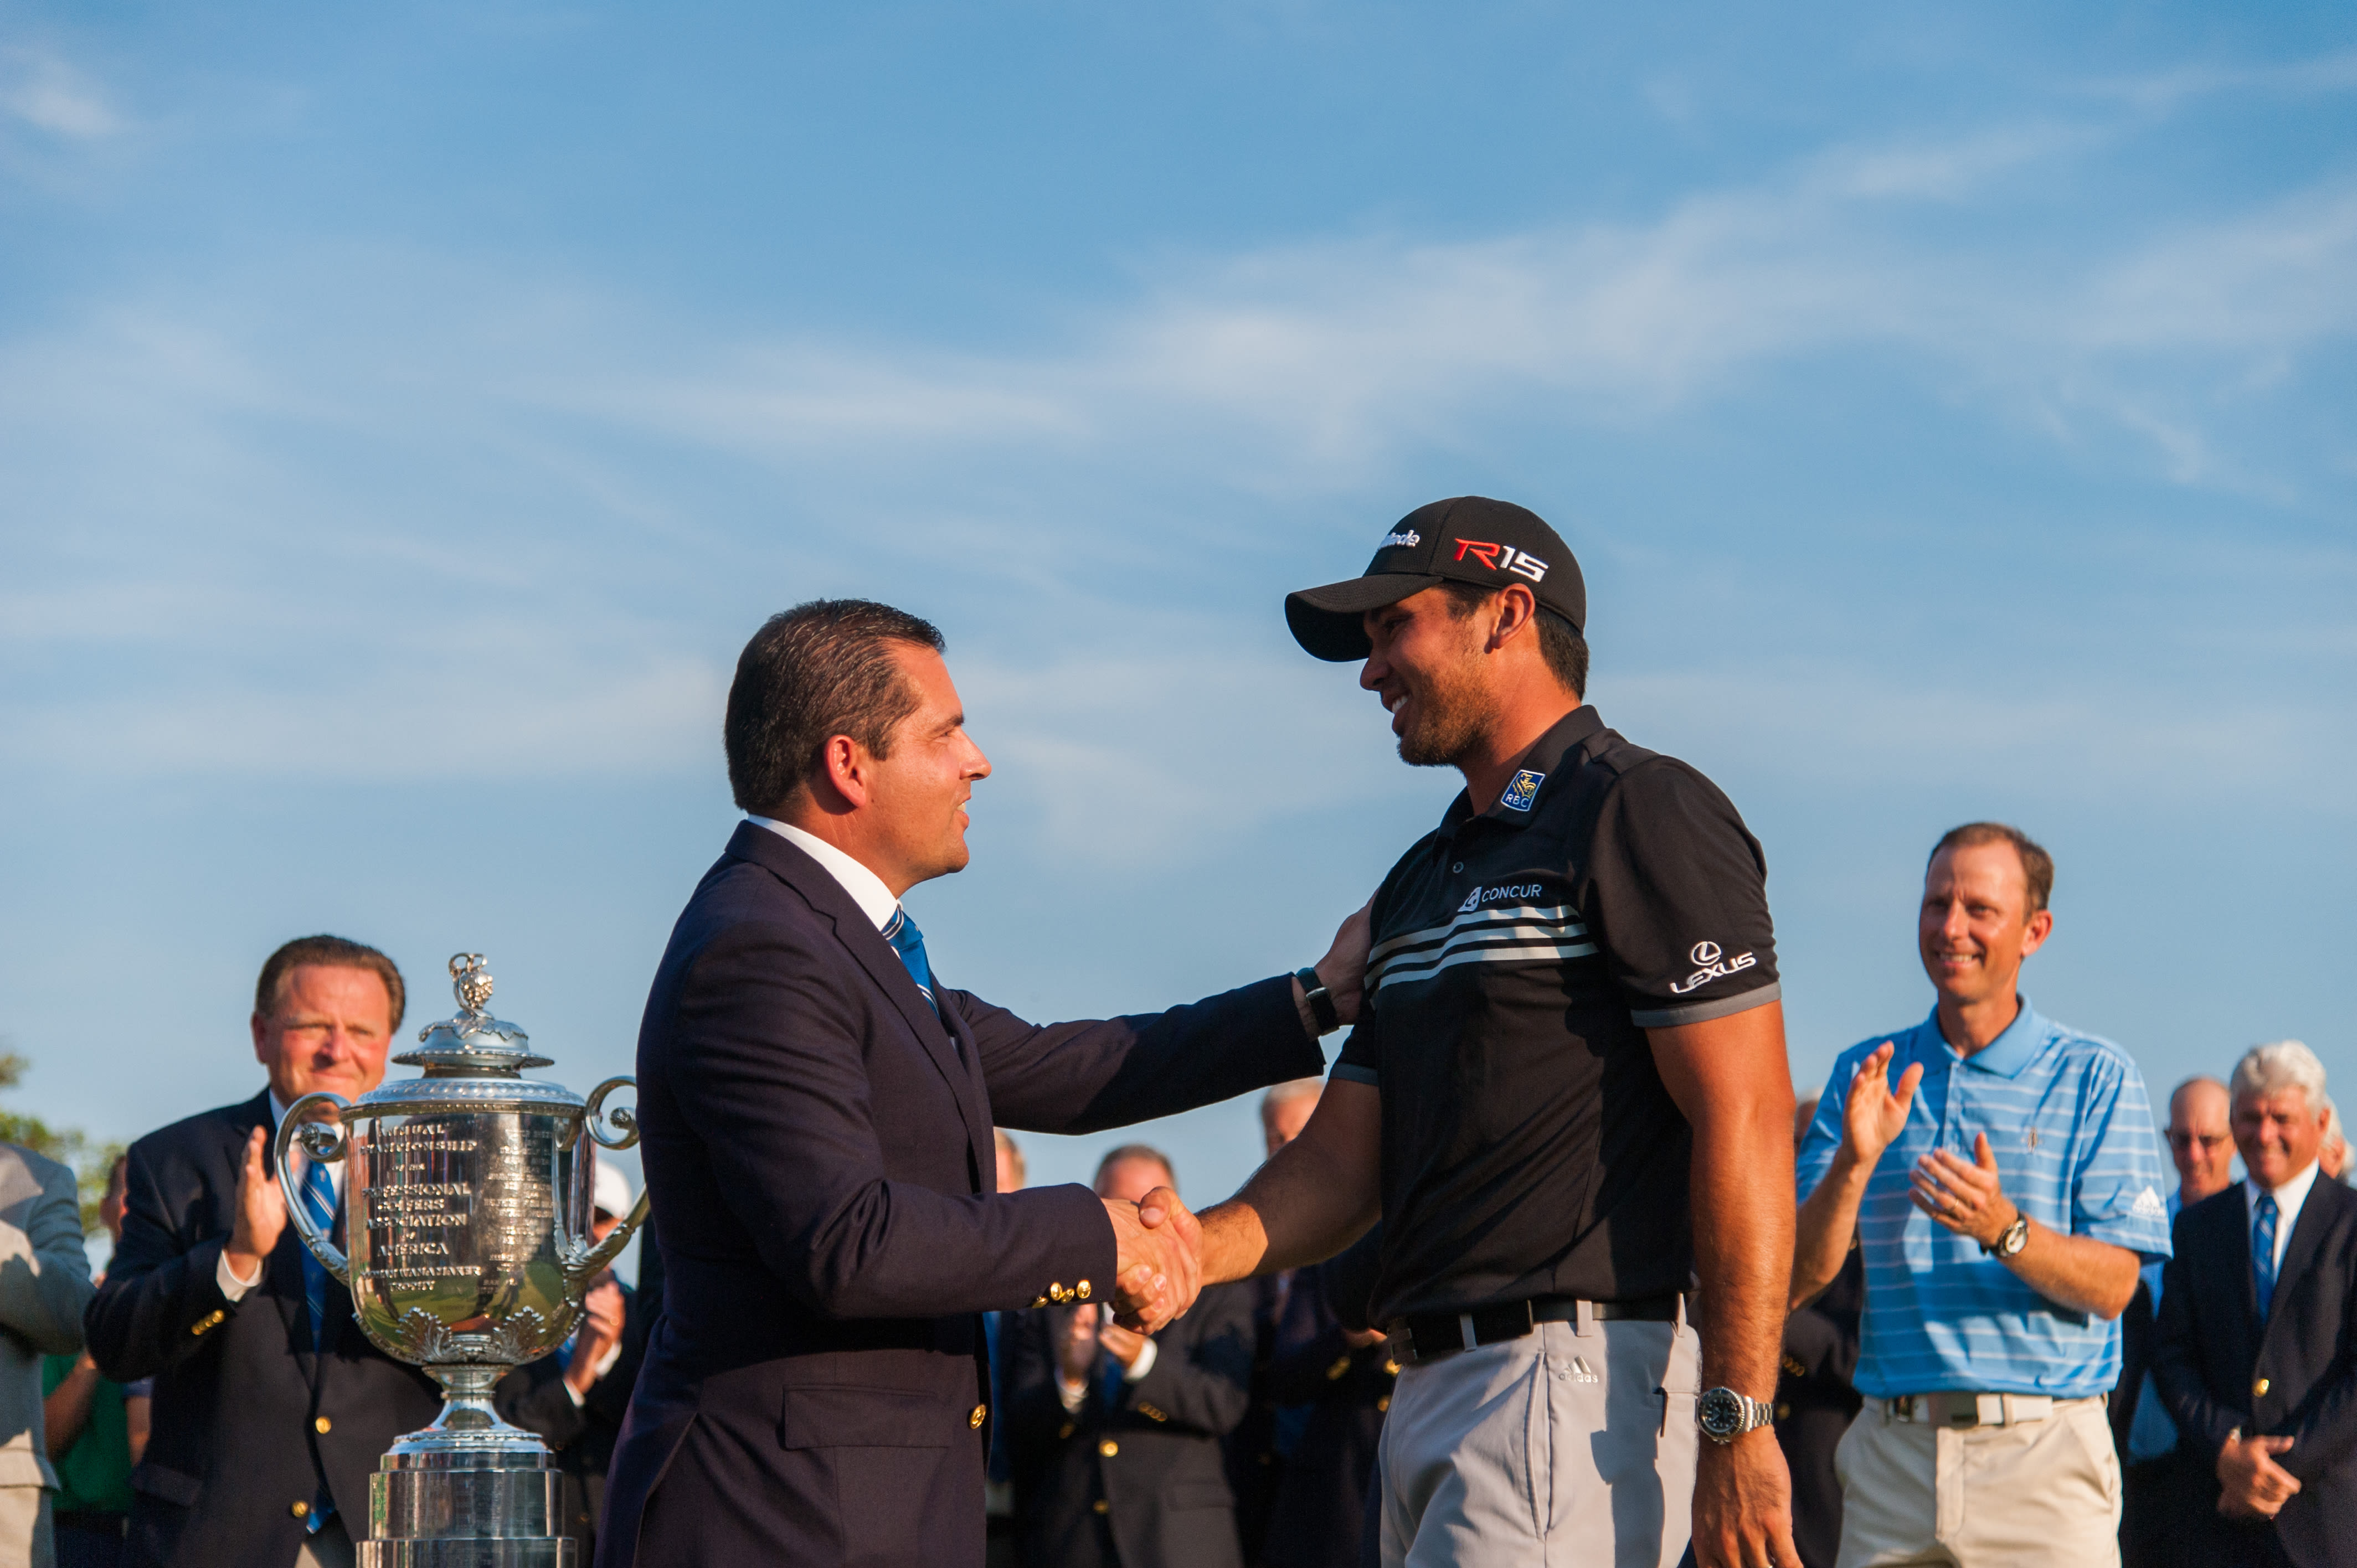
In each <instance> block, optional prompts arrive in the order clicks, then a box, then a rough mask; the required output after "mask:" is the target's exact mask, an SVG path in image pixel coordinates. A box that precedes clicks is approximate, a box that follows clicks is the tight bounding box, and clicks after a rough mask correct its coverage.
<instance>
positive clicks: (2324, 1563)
mask: <svg viewBox="0 0 2357 1568" xmlns="http://www.w3.org/2000/svg"><path fill="white" fill-rule="evenodd" d="M2230 1087H2231V1088H2232V1090H2233V1107H2234V1108H2233V1132H2234V1144H2235V1147H2236V1148H2237V1149H2238V1150H2240V1151H2241V1154H2242V1156H2243V1166H2244V1170H2245V1171H2246V1172H2248V1173H2249V1174H2248V1175H2247V1176H2246V1177H2245V1178H2244V1180H2242V1181H2240V1182H2237V1183H2235V1184H2234V1185H2233V1187H2228V1188H2227V1189H2226V1190H2225V1191H2223V1192H2222V1193H2219V1194H2217V1195H2216V1196H2215V1197H2207V1198H2204V1199H2202V1200H2201V1202H2199V1203H2196V1204H2193V1205H2191V1206H2190V1207H2189V1208H2186V1209H2184V1210H2183V1211H2181V1212H2180V1213H2179V1215H2178V1217H2177V1228H2176V1237H2175V1241H2176V1255H2175V1256H2174V1257H2172V1258H2171V1259H2170V1260H2169V1263H2168V1265H2167V1266H2166V1268H2165V1270H2164V1271H2163V1273H2162V1276H2161V1293H2160V1320H2159V1325H2158V1330H2157V1341H2158V1342H2157V1344H2156V1347H2155V1349H2154V1352H2153V1366H2152V1373H2153V1380H2154V1382H2155V1383H2156V1384H2157V1385H2158V1388H2159V1390H2160V1395H2161V1398H2162V1399H2163V1400H2165V1401H2166V1402H2168V1405H2169V1415H2170V1416H2171V1417H2172V1418H2173V1419H2174V1420H2175V1421H2176V1423H2177V1431H2178V1444H2179V1453H2180V1454H2182V1455H2188V1456H2190V1457H2197V1458H2198V1459H2199V1460H2200V1461H2201V1464H2200V1466H2199V1467H2198V1468H2197V1466H2194V1465H2190V1464H2189V1465H2187V1466H2184V1467H2183V1469H2182V1471H2181V1472H2180V1474H2181V1475H2183V1476H2185V1477H2187V1478H2189V1479H2200V1480H2207V1481H2208V1490H2209V1494H2210V1497H2211V1498H2213V1499H2214V1500H2215V1506H2214V1508H2202V1509H2188V1510H2187V1512H2188V1513H2189V1514H2191V1515H2192V1516H2193V1517H2192V1518H2191V1519H2190V1520H2188V1538H2187V1539H2186V1540H2184V1541H2181V1542H2180V1543H2179V1544H2180V1546H2181V1551H2180V1552H2178V1553H2177V1554H2176V1556H2177V1560H2178V1561H2180V1562H2185V1563H2201V1564H2203V1568H2244V1565H2249V1568H2261V1565H2275V1564H2283V1563H2297V1564H2298V1565H2299V1568H2357V1531H2352V1520H2357V1193H2352V1192H2351V1191H2350V1190H2349V1188H2347V1187H2343V1186H2341V1184H2340V1183H2339V1182H2337V1181H2333V1180H2331V1179H2330V1178H2323V1179H2319V1176H2320V1175H2321V1173H2320V1171H2319V1167H2318V1164H2317V1151H2318V1148H2319V1145H2320V1144H2322V1143H2323V1140H2324V1131H2325V1114H2324V1109H2323V1108H2324V1106H2325V1104H2326V1103H2327V1101H2325V1098H2324V1067H2323V1064H2322V1063H2320V1062H2319V1061H2318V1060H2317V1059H2316V1055H2315V1053H2314V1052H2312V1051H2310V1050H2309V1048H2308V1047H2306V1046H2303V1045H2301V1044H2299V1043H2298V1041H2296V1040H2284V1041H2278V1042H2276V1043H2275V1044H2273V1045H2266V1046H2258V1047H2254V1048H2253V1049H2252V1050H2251V1051H2249V1052H2248V1053H2247V1054H2245V1055H2244V1058H2243V1059H2242V1061H2241V1062H2240V1063H2238V1064H2237V1065H2236V1067H2235V1069H2234V1076H2233V1082H2232V1084H2231V1086H2230ZM2213 1477H2214V1478H2213Z"/></svg>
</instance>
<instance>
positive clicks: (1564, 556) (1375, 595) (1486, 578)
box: [1285, 496, 1587, 664]
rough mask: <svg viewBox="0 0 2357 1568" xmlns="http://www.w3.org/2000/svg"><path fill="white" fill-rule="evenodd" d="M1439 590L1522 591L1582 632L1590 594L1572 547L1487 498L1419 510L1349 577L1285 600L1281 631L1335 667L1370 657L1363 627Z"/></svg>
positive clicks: (1529, 515)
mask: <svg viewBox="0 0 2357 1568" xmlns="http://www.w3.org/2000/svg"><path fill="white" fill-rule="evenodd" d="M1443 583H1477V584H1479V585H1481V586H1482V587H1485V588H1502V587H1506V586H1508V585H1511V584H1514V583H1522V584H1524V585H1527V586H1528V587H1529V588H1530V590H1531V592H1532V593H1533V594H1534V595H1535V596H1537V598H1538V601H1539V608H1541V609H1543V610H1552V611H1553V612H1554V613H1555V614H1556V615H1559V616H1561V617H1562V618H1564V619H1566V620H1567V621H1569V622H1570V623H1571V628H1572V630H1574V631H1577V632H1585V631H1586V630H1587V582H1586V580H1585V579H1583V578H1582V577H1581V576H1580V575H1579V563H1578V562H1577V561H1575V560H1573V559H1572V555H1571V546H1570V545H1568V544H1566V543H1565V542H1563V536H1562V535H1561V534H1559V533H1557V532H1555V530H1554V529H1552V528H1549V527H1548V526H1547V525H1546V522H1545V521H1544V519H1542V518H1541V517H1540V516H1539V514H1538V513H1536V512H1534V511H1532V510H1529V509H1527V508H1524V507H1518V506H1516V505H1515V504H1514V503H1513V502H1512V501H1493V500H1491V499H1490V498H1489V497H1487V496H1456V497H1452V498H1451V499H1448V500H1445V501H1434V502H1433V503H1432V504H1431V505H1429V506H1420V507H1418V508H1416V509H1415V510H1414V511H1412V512H1410V513H1408V514H1407V515H1406V516H1405V517H1404V518H1402V519H1400V520H1399V521H1398V522H1397V523H1396V524H1395V525H1394V527H1393V529H1392V531H1391V532H1389V533H1387V534H1385V535H1384V536H1383V543H1382V544H1380V545H1378V546H1377V547H1376V549H1375V558H1374V559H1373V560H1372V561H1370V562H1368V563H1367V569H1366V570H1365V571H1364V572H1361V574H1359V575H1357V576H1355V577H1351V578H1347V579H1345V580H1344V581H1342V582H1340V583H1329V584H1327V585H1325V586H1324V587H1322V588H1304V589H1302V590H1301V591H1300V592H1299V593H1297V594H1287V595H1286V596H1285V624H1286V626H1288V627H1290V628H1293V640H1294V641H1296V642H1297V643H1299V644H1301V646H1302V647H1303V648H1304V649H1306V650H1308V652H1309V654H1310V655H1311V657H1313V658H1317V659H1323V660H1329V662H1332V663H1336V664H1340V663H1342V662H1344V661H1346V660H1352V659H1364V658H1365V657H1367V655H1368V654H1370V653H1372V652H1373V651H1374V650H1373V647H1372V644H1370V643H1369V642H1368V641H1367V633H1366V629H1365V628H1364V626H1363V624H1362V623H1361V620H1360V617H1361V616H1363V615H1365V614H1366V613H1367V612H1368V611H1369V610H1372V609H1380V608H1382V607H1383V606H1385V605H1395V604H1397V603H1399V602H1400V600H1402V599H1404V598H1406V597H1407V596H1409V595H1410V594H1420V593H1422V592H1424V590H1425V589H1426V588H1433V587H1437V586H1439V585H1441V584H1443Z"/></svg>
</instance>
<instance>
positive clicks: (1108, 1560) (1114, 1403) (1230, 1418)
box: [1006, 1144, 1253, 1568]
mask: <svg viewBox="0 0 2357 1568" xmlns="http://www.w3.org/2000/svg"><path fill="white" fill-rule="evenodd" d="M1155 1187H1169V1188H1170V1189H1172V1190H1173V1191H1176V1190H1177V1187H1178V1178H1177V1177H1176V1176H1173V1175H1172V1174H1171V1170H1170V1162H1169V1160H1168V1157H1167V1156H1165V1155H1162V1154H1161V1153H1159V1152H1158V1151H1157V1150H1154V1149H1150V1148H1148V1147H1146V1145H1145V1144H1125V1145H1123V1146H1122V1147H1120V1148H1117V1149H1115V1150H1114V1151H1113V1152H1112V1153H1111V1154H1108V1155H1105V1157H1104V1160H1103V1163H1102V1164H1101V1165H1098V1167H1097V1179H1096V1190H1097V1191H1098V1193H1099V1194H1101V1195H1103V1197H1113V1198H1119V1197H1128V1198H1131V1199H1132V1200H1135V1199H1138V1198H1141V1197H1144V1196H1145V1195H1146V1193H1148V1192H1150V1191H1152V1190H1153V1189H1154V1188H1155ZM1252 1374H1253V1291H1252V1288H1251V1287H1250V1286H1249V1285H1243V1284H1228V1285H1213V1286H1211V1287H1210V1288H1209V1289H1207V1290H1205V1291H1204V1292H1203V1294H1202V1295H1201V1297H1200V1299H1198V1300H1197V1302H1196V1303H1195V1305H1194V1307H1193V1309H1192V1310H1191V1311H1189V1313H1188V1314H1187V1316H1184V1317H1182V1318H1180V1319H1179V1321H1178V1322H1176V1323H1173V1324H1171V1325H1170V1326H1168V1327H1167V1328H1164V1329H1163V1330H1162V1331H1161V1332H1160V1333H1158V1334H1155V1335H1152V1336H1147V1335H1144V1334H1134V1333H1132V1332H1130V1331H1129V1330H1128V1329H1125V1328H1124V1327H1122V1326H1120V1325H1119V1324H1116V1323H1107V1322H1105V1321H1104V1320H1103V1308H1102V1306H1100V1305H1097V1304H1094V1303H1084V1304H1081V1305H1070V1306H1052V1305H1051V1306H1047V1307H1043V1308H1041V1309H1040V1310H1039V1311H1037V1312H1030V1313H1025V1314H1023V1315H1022V1316H1021V1317H1020V1319H1019V1320H1018V1321H1017V1325H1016V1328H1015V1332H1014V1336H1013V1344H1012V1346H1011V1348H1010V1352H1009V1356H1008V1370H1007V1378H1006V1423H1007V1435H1008V1437H1009V1438H1010V1440H1011V1446H1012V1448H1013V1450H1014V1455H1015V1460H1016V1463H1015V1466H1014V1469H1015V1484H1016V1492H1017V1512H1018V1513H1019V1514H1020V1516H1021V1517H1022V1520H1023V1526H1024V1538H1025V1541H1026V1542H1027V1545H1028V1550H1027V1552H1026V1560H1027V1561H1028V1563H1030V1564H1031V1568H1244V1555H1243V1547H1242V1543H1241V1541H1240V1540H1239V1539H1238V1536H1237V1533H1236V1510H1235V1506H1234V1499H1233V1495H1232V1492H1231V1491H1230V1489H1229V1486H1228V1477H1227V1464H1226V1459H1225V1456H1224V1455H1223V1454H1222V1450H1221V1441H1220V1440H1221V1439H1222V1438H1223V1437H1225V1436H1226V1435H1227V1434H1229V1433H1231V1432H1232V1431H1234V1430H1235V1427H1236V1423H1238V1422H1240V1421H1242V1420H1243V1416H1244V1409H1245V1406H1246V1405H1247V1403H1249V1402H1250V1401H1251V1399H1252Z"/></svg>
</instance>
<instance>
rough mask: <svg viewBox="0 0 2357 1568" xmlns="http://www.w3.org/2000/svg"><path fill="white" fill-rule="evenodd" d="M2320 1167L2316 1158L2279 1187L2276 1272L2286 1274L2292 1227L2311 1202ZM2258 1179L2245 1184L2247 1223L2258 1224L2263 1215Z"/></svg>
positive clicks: (2276, 1190)
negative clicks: (2285, 1253)
mask: <svg viewBox="0 0 2357 1568" xmlns="http://www.w3.org/2000/svg"><path fill="white" fill-rule="evenodd" d="M2319 1168H2320V1167H2319V1165H2317V1163H2316V1162H2315V1161H2314V1160H2310V1161H2309V1162H2308V1164H2307V1165H2304V1166H2302V1167H2301V1168H2300V1173H2299V1174H2298V1176H2294V1177H2292V1178H2291V1179H2290V1180H2289V1181H2287V1182H2286V1183H2284V1184H2283V1186H2281V1187H2276V1188H2275V1189H2274V1190H2275V1195H2276V1255H2275V1274H2276V1278H2277V1279H2281V1278H2282V1277H2283V1260H2284V1249H2285V1248H2286V1247H2288V1246H2290V1245H2291V1228H2292V1227H2293V1226H2295V1225H2297V1224H2298V1223H2299V1211H2300V1209H2301V1208H2302V1207H2304V1206H2305V1205H2306V1204H2307V1202H2308V1190H2309V1188H2310V1187H2314V1186H2315V1185H2316V1173H2317V1171H2318V1170H2319ZM2261 1190H2262V1189H2261V1188H2260V1187H2259V1184H2258V1183H2257V1182H2256V1181H2255V1180H2250V1179H2245V1180H2244V1183H2243V1219H2244V1223H2245V1224H2246V1225H2250V1224H2256V1223H2257V1222H2258V1218H2259V1193H2260V1191H2261Z"/></svg>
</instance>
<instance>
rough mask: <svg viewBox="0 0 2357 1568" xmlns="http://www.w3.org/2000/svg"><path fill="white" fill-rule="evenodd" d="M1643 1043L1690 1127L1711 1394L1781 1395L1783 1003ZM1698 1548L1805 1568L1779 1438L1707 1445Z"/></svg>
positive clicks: (1787, 1207) (1788, 1244)
mask: <svg viewBox="0 0 2357 1568" xmlns="http://www.w3.org/2000/svg"><path fill="white" fill-rule="evenodd" d="M1645 1035H1646V1038H1647V1039H1648V1040H1650V1041H1651V1042H1652V1047H1653V1061H1654V1063H1655V1065H1656V1066H1657V1067H1659V1068H1660V1069H1661V1074H1662V1082H1663V1084H1664V1085H1665V1086H1666V1087H1667V1088H1668V1089H1669V1091H1670V1098H1671V1099H1673V1100H1674V1101H1677V1105H1678V1109H1679V1110H1680V1111H1683V1112H1685V1118H1686V1121H1687V1122H1688V1123H1689V1124H1690V1125H1691V1126H1692V1127H1693V1128H1694V1169H1693V1176H1692V1189H1693V1202H1694V1241H1695V1273H1696V1274H1697V1275H1699V1276H1700V1278H1701V1282H1702V1288H1701V1294H1700V1300H1699V1302H1698V1304H1697V1305H1698V1307H1699V1313H1698V1316H1700V1319H1701V1321H1700V1322H1699V1324H1698V1325H1697V1327H1698V1328H1699V1329H1700V1331H1701V1336H1702V1384H1703V1387H1704V1388H1706V1389H1713V1388H1730V1389H1733V1390H1734V1391H1736V1392H1738V1393H1740V1394H1748V1395H1749V1396H1750V1397H1751V1398H1753V1399H1756V1400H1773V1399H1774V1398H1775V1397H1776V1356H1777V1351H1778V1348H1780V1347H1781V1344H1782V1342H1783V1331H1784V1305H1785V1293H1786V1291H1787V1290H1788V1289H1789V1288H1790V1286H1791V1283H1792V1066H1791V1064H1790V1063H1789V1062H1788V1061H1787V1060H1786V1059H1785V1056H1784V1011H1783V1006H1782V1004H1781V1003H1774V1002H1770V1003H1766V1004H1762V1005H1760V1006H1758V1007H1752V1008H1748V1009H1746V1010H1745V1011H1743V1012H1741V1013H1736V1014H1732V1015H1728V1016H1727V1017H1724V1018H1713V1019H1709V1020H1707V1021H1706V1022H1704V1023H1699V1024H1680V1025H1675V1026H1670V1027H1666V1028H1659V1029H1648V1030H1646V1031H1645ZM1694 1552H1695V1563H1697V1564H1698V1568H1751V1565H1753V1564H1758V1563H1773V1564H1775V1565H1777V1568H1785V1565H1787V1564H1790V1565H1792V1568H1798V1565H1799V1563H1800V1561H1801V1554H1800V1552H1798V1551H1797V1550H1796V1549H1795V1548H1794V1547H1793V1545H1792V1480H1791V1477H1790V1476H1789V1475H1788V1474H1787V1473H1786V1471H1785V1468H1784V1455H1783V1454H1782V1452H1781V1450H1779V1449H1778V1448H1777V1446H1776V1434H1775V1433H1774V1432H1773V1431H1772V1430H1770V1429H1769V1428H1766V1427H1761V1428H1760V1429H1758V1430H1757V1431H1753V1432H1748V1433H1745V1434H1743V1435H1742V1436H1740V1437H1738V1438H1737V1439H1736V1440H1735V1441H1734V1442H1732V1443H1727V1444H1721V1443H1714V1442H1712V1441H1710V1440H1709V1439H1707V1438H1705V1439H1704V1440H1703V1443H1702V1454H1701V1459H1700V1463H1699V1464H1698V1465H1697V1466H1695V1491H1694Z"/></svg>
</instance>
